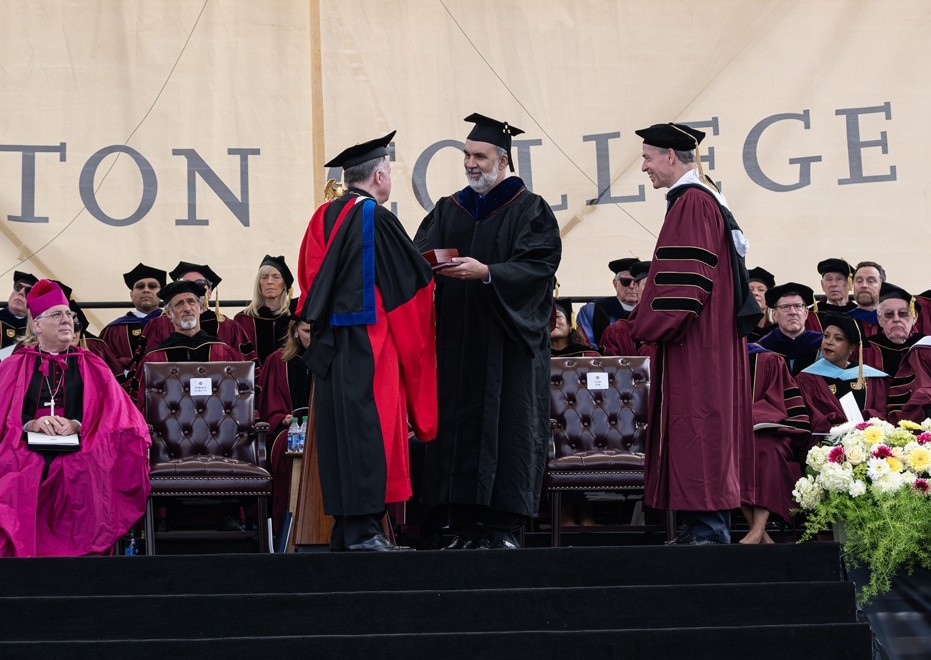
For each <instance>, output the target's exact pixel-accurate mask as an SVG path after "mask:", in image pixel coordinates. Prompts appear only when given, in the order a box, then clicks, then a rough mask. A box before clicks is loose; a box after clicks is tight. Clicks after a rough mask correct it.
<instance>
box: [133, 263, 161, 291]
mask: <svg viewBox="0 0 931 660" xmlns="http://www.w3.org/2000/svg"><path fill="white" fill-rule="evenodd" d="M150 278H151V279H153V280H156V281H158V285H159V286H160V287H163V286H165V282H166V281H167V280H168V273H166V272H165V271H163V270H162V269H160V268H153V267H152V266H146V265H145V264H143V263H140V264H139V265H137V266H136V267H135V268H133V269H132V270H131V271H129V272H128V273H123V281H124V282H126V286H127V287H128V288H130V289H132V288H133V287H134V286H135V285H136V282H138V281H139V280H145V279H150Z"/></svg>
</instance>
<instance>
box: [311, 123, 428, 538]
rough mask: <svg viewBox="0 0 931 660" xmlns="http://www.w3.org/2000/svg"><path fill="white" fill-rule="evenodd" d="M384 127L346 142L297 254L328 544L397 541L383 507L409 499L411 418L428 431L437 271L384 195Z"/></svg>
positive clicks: (387, 186)
mask: <svg viewBox="0 0 931 660" xmlns="http://www.w3.org/2000/svg"><path fill="white" fill-rule="evenodd" d="M392 137H394V131H392V132H391V133H389V134H388V135H386V136H384V137H382V138H377V139H374V140H370V141H368V142H365V143H362V144H359V145H355V146H353V147H349V148H348V149H346V150H344V151H343V152H342V153H340V154H339V155H338V156H336V157H335V158H334V159H332V160H331V161H330V162H328V163H326V166H327V167H342V168H343V180H344V183H345V184H346V186H347V191H346V192H345V193H344V194H343V195H341V196H340V197H338V198H337V199H335V200H332V201H329V202H327V203H325V204H323V205H322V206H321V207H320V208H318V209H317V210H316V212H314V215H313V217H312V218H311V220H310V224H309V225H308V227H307V232H306V233H305V234H304V240H303V243H302V245H301V251H300V258H299V263H298V280H299V282H300V288H301V299H300V300H299V302H298V309H300V310H301V312H300V314H301V318H303V319H304V320H305V321H307V322H308V323H310V324H311V325H312V327H313V330H312V340H311V342H310V345H309V347H308V348H307V350H306V352H305V353H304V359H305V362H306V364H307V365H308V366H309V367H310V369H311V371H313V374H314V384H315V395H314V396H315V400H314V408H315V410H314V423H315V429H316V442H317V458H318V465H319V470H320V486H321V490H322V493H323V508H324V511H325V512H326V513H327V514H328V515H331V516H333V517H334V520H335V522H334V525H333V532H332V535H331V538H330V549H331V550H334V551H341V550H349V551H378V552H381V551H392V550H397V549H398V546H396V545H394V544H393V543H392V542H391V541H390V540H389V539H388V538H387V537H386V536H385V535H384V534H383V533H382V524H381V520H382V518H383V516H384V513H385V505H386V503H390V502H400V501H403V500H406V499H408V498H409V497H410V496H411V481H410V468H409V461H408V421H409V420H410V423H411V425H412V426H413V429H414V433H415V434H416V435H417V437H418V438H421V439H423V440H432V439H433V438H434V437H435V436H436V344H435V339H434V333H435V316H434V311H433V279H432V277H431V271H430V266H429V265H428V264H427V262H426V260H425V259H424V258H423V257H422V256H421V255H420V253H419V252H418V251H417V250H416V249H415V248H414V245H413V243H411V240H410V237H408V235H407V233H406V232H405V231H404V227H403V226H401V223H400V221H399V220H398V219H397V218H396V217H395V216H394V214H393V213H391V212H390V211H389V210H388V209H386V208H384V207H383V206H382V204H384V203H385V202H386V201H387V200H388V198H389V196H390V194H391V163H390V160H389V157H388V153H389V151H388V145H389V144H390V142H391V138H392Z"/></svg>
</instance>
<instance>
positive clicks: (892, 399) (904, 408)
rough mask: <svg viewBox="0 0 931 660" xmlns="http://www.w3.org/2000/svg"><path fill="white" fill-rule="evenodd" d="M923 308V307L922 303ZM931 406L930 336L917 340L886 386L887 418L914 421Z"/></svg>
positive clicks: (921, 419)
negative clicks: (887, 389) (887, 392)
mask: <svg viewBox="0 0 931 660" xmlns="http://www.w3.org/2000/svg"><path fill="white" fill-rule="evenodd" d="M922 307H924V306H922ZM929 408H931V337H923V338H921V339H920V340H919V341H918V342H916V343H915V344H914V345H913V346H912V347H911V349H910V350H909V351H908V353H906V354H905V357H904V358H903V359H902V364H901V365H900V366H899V371H898V372H897V373H896V375H895V378H893V379H892V384H891V386H890V388H889V398H888V405H887V412H888V416H889V421H891V422H898V421H900V420H903V419H908V420H911V421H913V422H916V423H920V422H923V421H924V420H925V418H927V417H928V410H929Z"/></svg>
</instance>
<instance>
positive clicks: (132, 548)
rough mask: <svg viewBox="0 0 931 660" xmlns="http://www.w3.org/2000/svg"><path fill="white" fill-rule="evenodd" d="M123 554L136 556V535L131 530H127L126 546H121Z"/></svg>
mask: <svg viewBox="0 0 931 660" xmlns="http://www.w3.org/2000/svg"><path fill="white" fill-rule="evenodd" d="M123 554H124V555H126V556H127V557H135V556H136V536H135V534H133V530H129V541H127V543H126V547H125V548H123Z"/></svg>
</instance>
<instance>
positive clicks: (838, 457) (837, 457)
mask: <svg viewBox="0 0 931 660" xmlns="http://www.w3.org/2000/svg"><path fill="white" fill-rule="evenodd" d="M844 458H845V454H844V448H843V447H834V449H832V450H831V453H830V454H828V461H829V462H830V463H843V462H844Z"/></svg>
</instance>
